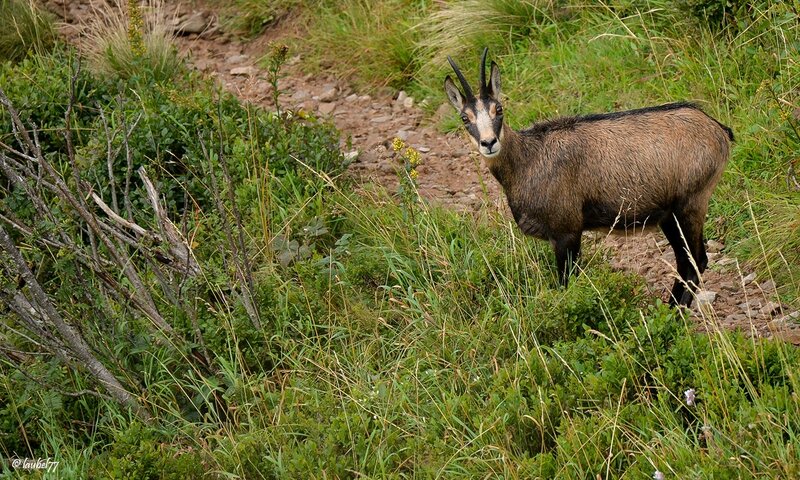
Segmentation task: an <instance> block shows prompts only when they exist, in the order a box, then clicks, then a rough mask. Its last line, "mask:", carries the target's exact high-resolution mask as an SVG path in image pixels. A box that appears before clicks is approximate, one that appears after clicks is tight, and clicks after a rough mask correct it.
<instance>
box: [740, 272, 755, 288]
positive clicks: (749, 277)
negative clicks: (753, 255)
mask: <svg viewBox="0 0 800 480" xmlns="http://www.w3.org/2000/svg"><path fill="white" fill-rule="evenodd" d="M755 279H756V272H753V273H751V274H749V275H747V276H745V277H744V278H742V284H743V285H747V284H748V283H750V282H752V281H753V280H755Z"/></svg>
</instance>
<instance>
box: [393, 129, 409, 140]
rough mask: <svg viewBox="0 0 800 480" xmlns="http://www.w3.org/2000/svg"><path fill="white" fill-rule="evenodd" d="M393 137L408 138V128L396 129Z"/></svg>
mask: <svg viewBox="0 0 800 480" xmlns="http://www.w3.org/2000/svg"><path fill="white" fill-rule="evenodd" d="M395 137H397V138H399V139H400V140H403V141H406V140H408V130H398V131H397V133H396V134H395Z"/></svg>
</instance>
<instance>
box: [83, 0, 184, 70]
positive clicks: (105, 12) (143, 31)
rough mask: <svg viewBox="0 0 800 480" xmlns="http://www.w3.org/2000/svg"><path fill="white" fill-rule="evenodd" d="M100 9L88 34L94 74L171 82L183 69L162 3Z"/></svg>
mask: <svg viewBox="0 0 800 480" xmlns="http://www.w3.org/2000/svg"><path fill="white" fill-rule="evenodd" d="M96 8H97V9H98V12H97V14H96V15H95V21H94V22H93V23H92V24H91V25H90V27H89V30H88V35H87V38H88V39H87V57H88V59H89V62H90V64H91V65H92V68H93V70H94V72H95V73H97V74H99V75H111V76H113V77H116V78H122V79H136V78H141V77H143V76H144V77H148V78H152V79H153V80H155V81H156V82H164V81H167V80H170V79H172V78H173V77H174V75H175V74H176V73H177V72H178V70H179V69H180V68H181V66H182V61H181V59H180V58H179V57H178V55H177V50H176V48H175V44H174V42H173V39H174V36H173V32H172V28H171V22H170V15H169V14H168V13H167V12H168V10H167V9H166V6H165V4H164V3H163V2H162V1H161V0H147V1H146V2H143V4H140V2H139V1H138V0H128V1H127V3H126V4H124V5H123V4H117V5H113V4H109V5H106V6H103V7H96Z"/></svg>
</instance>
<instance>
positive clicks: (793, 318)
mask: <svg viewBox="0 0 800 480" xmlns="http://www.w3.org/2000/svg"><path fill="white" fill-rule="evenodd" d="M798 320H800V311H798V312H792V313H787V314H786V315H784V316H782V317H779V318H776V319H775V320H773V321H772V322H770V323H771V324H772V325H773V326H776V327H790V326H791V327H797V321H798Z"/></svg>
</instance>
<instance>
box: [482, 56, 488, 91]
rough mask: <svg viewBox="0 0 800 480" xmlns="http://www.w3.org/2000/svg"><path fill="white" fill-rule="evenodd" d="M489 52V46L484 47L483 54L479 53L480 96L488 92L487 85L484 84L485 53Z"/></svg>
mask: <svg viewBox="0 0 800 480" xmlns="http://www.w3.org/2000/svg"><path fill="white" fill-rule="evenodd" d="M487 52H489V47H484V49H483V55H481V97H485V96H486V95H487V94H488V91H489V90H488V87H489V85H487V84H486V53H487Z"/></svg>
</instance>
